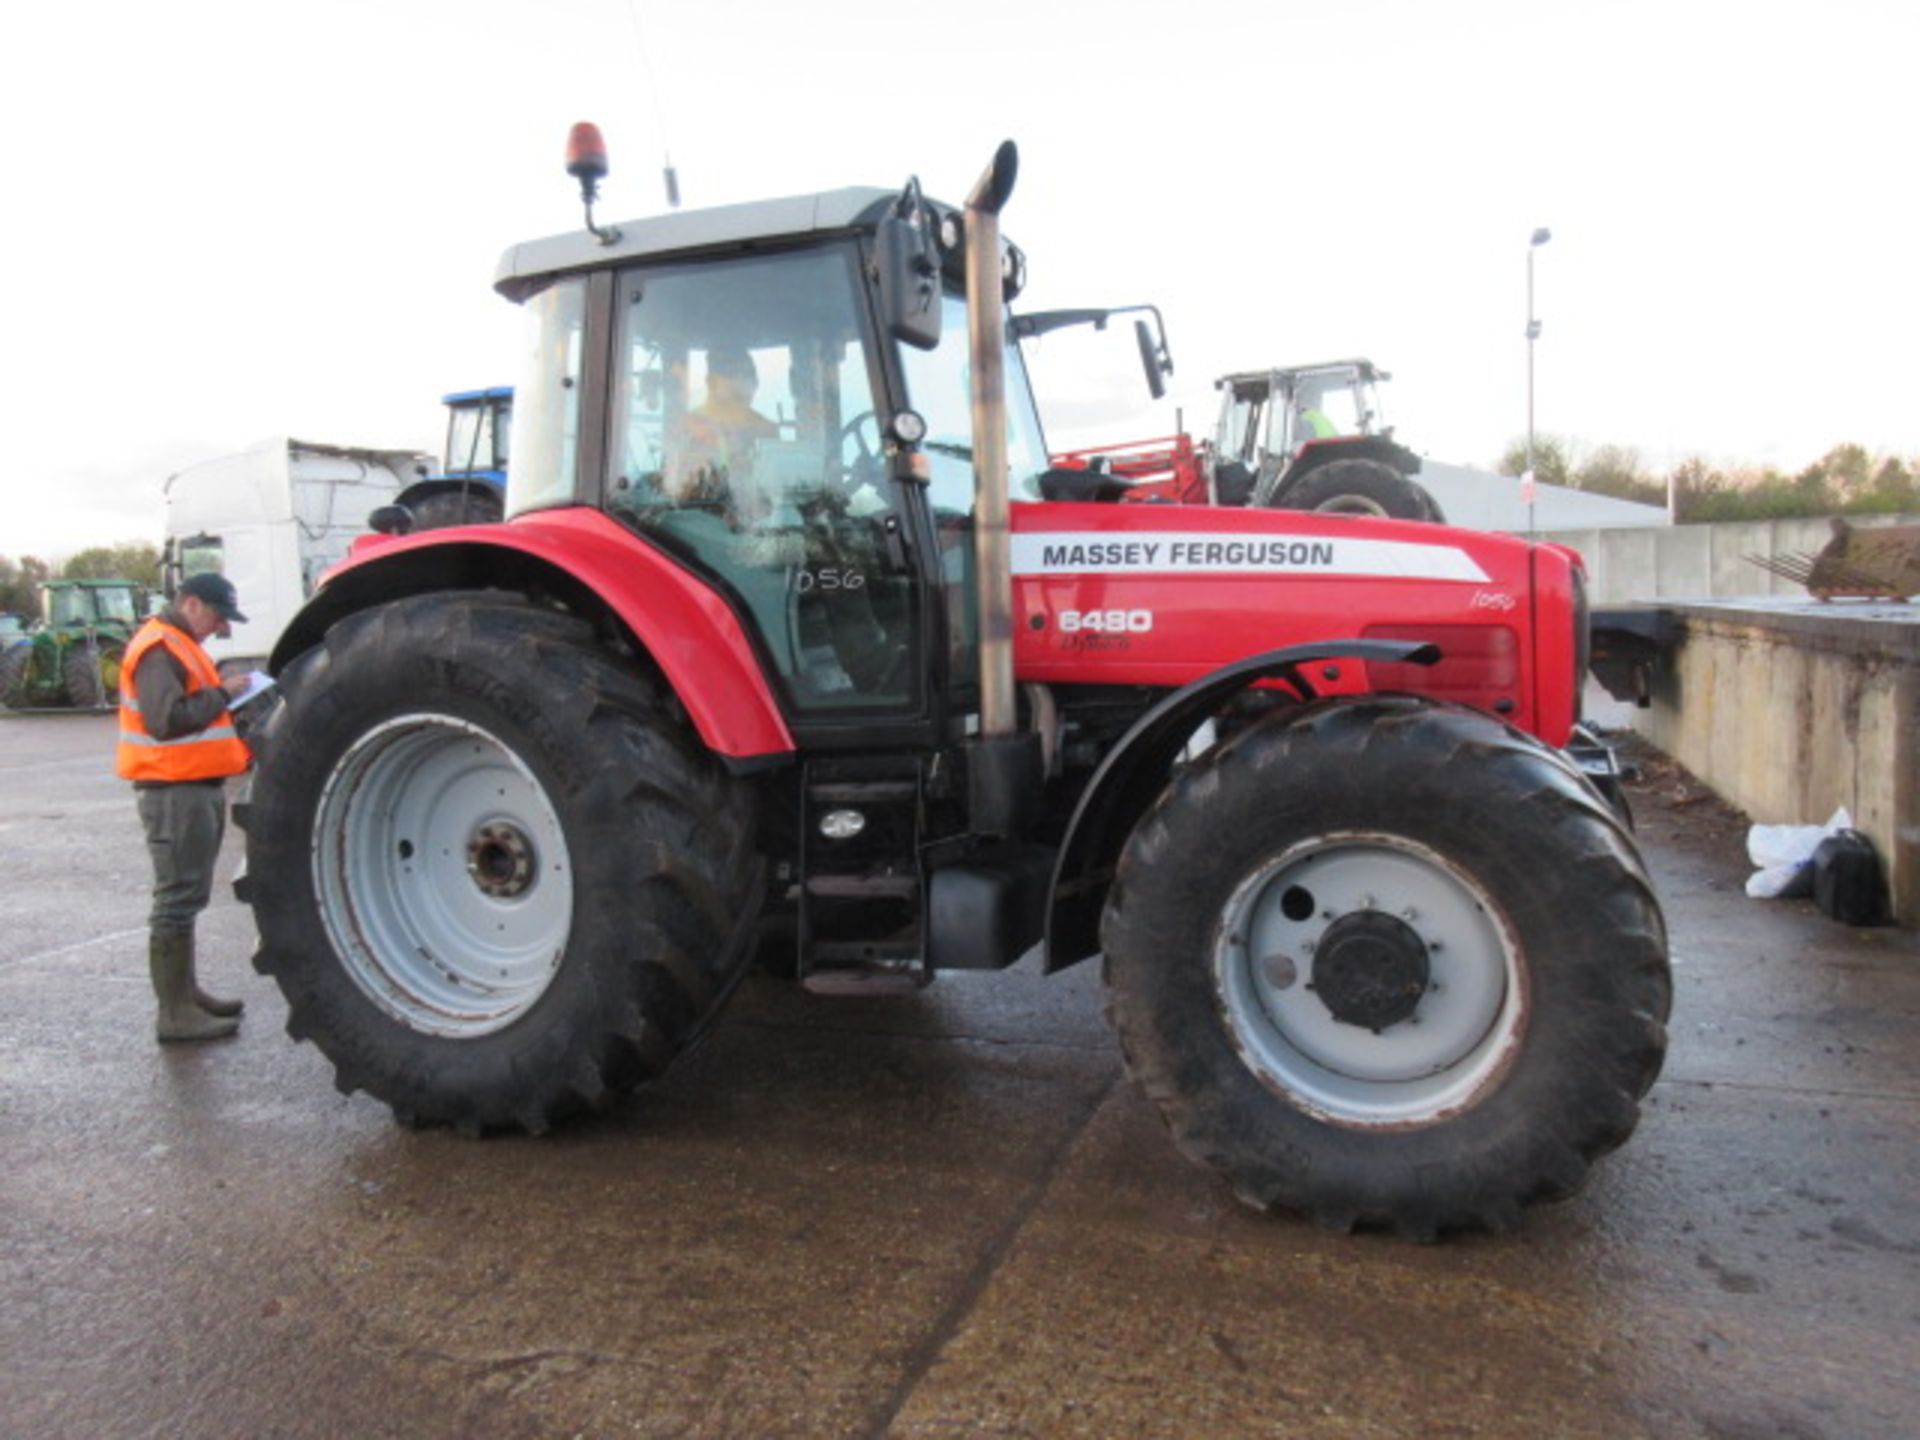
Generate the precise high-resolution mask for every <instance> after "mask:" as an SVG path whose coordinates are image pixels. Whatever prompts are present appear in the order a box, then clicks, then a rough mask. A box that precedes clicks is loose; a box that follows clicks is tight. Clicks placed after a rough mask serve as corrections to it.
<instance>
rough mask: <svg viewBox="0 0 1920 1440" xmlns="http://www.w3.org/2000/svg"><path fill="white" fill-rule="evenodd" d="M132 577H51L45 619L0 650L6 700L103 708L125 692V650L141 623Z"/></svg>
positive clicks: (2, 700)
mask: <svg viewBox="0 0 1920 1440" xmlns="http://www.w3.org/2000/svg"><path fill="white" fill-rule="evenodd" d="M139 590H140V587H139V586H138V585H136V584H134V582H133V581H131V580H49V581H47V582H45V583H44V584H42V585H41V587H40V614H41V621H40V624H39V625H37V626H36V627H34V628H33V629H32V630H30V631H28V632H26V633H25V634H24V635H22V636H20V637H19V638H17V639H15V640H13V642H12V643H11V644H7V645H6V648H5V649H4V650H0V705H5V706H7V707H8V708H9V709H13V710H25V709H30V708H35V707H39V706H49V705H71V706H75V707H77V708H79V709H83V710H104V709H106V708H107V707H108V706H109V705H112V704H114V703H116V702H117V701H118V700H119V698H120V657H121V655H122V654H124V653H125V651H126V648H127V642H128V641H129V640H131V639H132V638H133V632H134V631H135V630H136V629H137V628H139V625H140V619H141V606H140V594H139Z"/></svg>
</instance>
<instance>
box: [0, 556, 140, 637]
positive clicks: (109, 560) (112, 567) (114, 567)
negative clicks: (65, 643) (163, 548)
mask: <svg viewBox="0 0 1920 1440" xmlns="http://www.w3.org/2000/svg"><path fill="white" fill-rule="evenodd" d="M46 580H131V581H133V583H134V584H136V585H139V586H141V587H143V588H145V589H147V590H149V591H153V590H158V589H159V588H160V550H159V548H158V547H157V546H154V545H149V544H147V543H146V542H145V541H143V540H131V541H127V542H125V543H122V544H119V545H95V546H93V547H92V548H91V549H88V550H82V551H80V552H79V553H78V554H76V555H74V556H72V557H71V558H70V559H69V560H68V561H67V563H66V564H64V565H62V566H60V567H59V570H58V572H57V573H56V571H55V569H54V567H53V566H52V565H50V564H48V563H47V562H46V561H45V560H42V559H41V558H40V557H39V556H38V555H22V556H21V557H20V558H19V559H18V560H13V559H9V558H8V557H7V556H5V555H0V615H7V614H12V615H18V616H20V617H22V618H23V619H25V618H28V617H31V616H35V615H38V614H39V613H40V585H41V582H42V581H46Z"/></svg>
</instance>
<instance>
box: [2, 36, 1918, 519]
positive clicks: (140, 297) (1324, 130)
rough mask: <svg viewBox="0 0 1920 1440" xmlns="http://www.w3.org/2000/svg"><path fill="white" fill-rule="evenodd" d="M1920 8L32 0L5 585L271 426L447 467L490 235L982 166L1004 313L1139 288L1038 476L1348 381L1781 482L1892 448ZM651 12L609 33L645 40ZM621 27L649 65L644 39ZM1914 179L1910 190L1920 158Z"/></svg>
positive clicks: (1055, 391)
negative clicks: (44, 2) (1075, 450)
mask: <svg viewBox="0 0 1920 1440" xmlns="http://www.w3.org/2000/svg"><path fill="white" fill-rule="evenodd" d="M1916 17H1920V7H1917V6H1915V5H1913V4H1912V3H1911V0H1900V3H1895V0H1826V3H1824V4H1821V5H1818V6H1809V5H1806V4H1804V3H1796V4H1788V3H1780V0H1746V3H1724V4H1723V3H1704V0H1701V3H1687V0H1665V3H1653V4H1643V3H1638V0H1620V3H1607V0H1585V3H1578V4H1559V3H1551V0H1532V3H1505V0H1450V3H1444V4H1442V3H1423V0H1345V3H1333V0H1316V3H1313V4H1302V3H1295V0H1261V3H1257V4H1256V3H1254V0H1238V3H1216V0H1183V3H1176V4H1168V3H1153V4H1128V3H1122V0H1108V3H1103V4H1097V5H1095V4H1066V3H1050V4H1044V5H1043V4H1039V3H1034V0H1026V3H1019V4H1013V3H1002V0H974V3H972V4H970V5H967V6H964V7H956V6H954V5H951V4H942V5H937V6H932V5H920V4H916V3H913V0H891V3H889V0H845V3H835V0H808V3H804V4H800V3H791V0H787V3H778V4H775V3H765V0H698V3H689V0H682V3H679V4H672V5H669V4H666V3H661V0H378V3H359V0H304V3H283V0H247V3H225V0H170V3H165V4H160V3H139V4H134V3H118V0H113V3H99V0H96V3H87V0H70V3H67V4H64V5H59V6H46V7H35V10H34V23H33V24H32V26H31V27H28V26H26V25H24V24H16V25H14V26H10V27H9V28H10V33H9V36H8V41H7V45H6V47H5V54H4V58H0V121H4V124H3V125H0V136H4V139H3V140H0V156H4V162H3V163H4V172H0V179H3V180H4V184H5V194H6V196H7V212H8V214H7V219H6V221H5V222H4V228H3V229H0V260H4V262H5V264H4V274H5V276H6V279H7V282H8V284H9V288H10V294H9V295H8V297H7V303H6V314H7V320H8V323H7V325H6V329H5V340H4V345H3V347H0V355H4V364H5V367H6V368H5V375H4V381H5V386H6V395H7V399H8V405H7V411H6V413H7V416H8V426H7V429H8V432H9V433H8V436H7V451H8V461H9V463H8V467H7V469H8V473H7V474H6V476H5V477H4V478H3V479H0V554H5V555H19V554H25V553H31V554H42V555H49V556H53V557H59V556H63V555H64V554H66V553H68V552H70V551H72V550H74V549H77V548H80V547H82V546H84V545H88V544H96V543H107V542H112V541H118V540H130V539H151V540H155V541H157V540H158V538H159V535H160V531H161V524H162V502H161V499H160V494H161V485H162V483H163V482H164V480H165V479H166V477H167V475H168V474H170V473H171V472H172V471H174V470H177V469H179V468H180V467H181V466H183V465H186V464H189V463H191V462H193V461H196V460H200V459H205V458H208V457H210V456H213V455H218V454H222V453H225V452H227V451H231V450H236V449H239V448H242V447H243V446H245V445H247V444H249V443H251V442H253V441H255V440H258V439H261V438H263V437H265V436H269V435H275V434H291V435H295V436H299V437H301V438H304V439H311V440H321V441H330V442H335V443H341V444H360V445H406V446H418V447H421V448H425V449H437V448H438V446H439V444H440V435H441V431H442V428H443V421H442V417H441V412H440V410H439V398H440V396H441V395H442V394H444V393H445V392H447V391H450V390H456V389H466V388H471V387H477V386H481V385H487V384H494V383H500V382H502V381H507V380H510V379H511V378H512V377H511V375H510V373H509V366H510V363H511V359H510V357H511V356H512V354H513V353H514V350H515V343H514V342H515V339H516V336H517V333H518V327H517V316H516V312H515V311H514V310H513V308H512V307H511V306H510V305H508V304H507V303H506V302H505V301H502V300H500V299H499V298H497V297H496V296H495V295H494V294H493V292H492V290H491V288H490V286H491V280H492V277H493V272H494V266H495V264H496V262H497V260H498V258H499V256H500V253H501V252H502V251H503V250H504V249H505V248H506V247H507V246H508V245H509V244H511V243H513V242H514V241H515V240H518V239H525V238H531V237H533V236H537V235H544V234H551V233H554V232H557V231H562V230H567V229H571V228H574V227H575V226H577V225H578V223H579V208H578V205H577V202H576V200H575V192H574V190H573V187H572V185H571V183H570V182H569V181H568V180H567V179H566V177H565V175H564V174H563V173H562V169H561V154H562V150H563V146H564V143H565V139H566V133H567V129H568V127H569V125H571V124H572V122H574V121H575V120H580V119H593V120H596V121H597V122H598V123H599V124H600V125H601V127H602V129H603V130H604V131H605V132H606V135H607V139H608V142H609V145H610V147H611V150H612V156H613V173H612V176H611V178H610V180H609V182H608V185H607V189H606V198H605V200H604V202H603V205H602V215H603V217H607V218H615V219H617V218H619V217H622V216H637V215H644V214H650V213H654V212H656V211H657V210H659V209H661V208H663V206H664V203H665V202H664V196H663V190H662V185H661V182H660V174H659V172H660V166H661V163H662V157H663V154H664V153H665V152H666V151H667V150H669V149H670V150H671V153H672V158H673V160H674V163H675V164H676V166H677V168H678V171H679V177H680V185H681V191H682V196H683V201H684V203H685V204H686V205H688V206H697V205H706V204H718V203H725V202H730V201H736V200H747V199H756V198H762V197H766V196H772V195H778V194H791V193H798V192H803V191H808V190H816V189H827V188H833V187H837V186H841V185H848V184H874V185H888V186H892V185H897V184H899V183H901V182H902V181H904V180H905V179H906V177H907V176H908V175H909V174H917V175H919V176H920V177H921V180H922V182H923V183H924V185H925V187H926V188H927V190H928V191H929V192H930V193H932V194H936V195H939V196H942V197H943V198H947V199H951V200H956V201H957V200H959V199H962V198H964V196H965V193H966V191H967V190H968V189H969V188H970V186H971V185H972V183H973V181H974V179H975V178H976V177H977V176H978V174H979V172H980V170H981V169H982V167H983V166H984V165H985V164H986V162H987V160H988V158H989V157H990V155H991V153H992V151H993V147H994V146H995V145H996V144H997V143H998V142H999V141H1000V140H1002V139H1005V138H1011V139H1013V140H1015V141H1017V142H1018V144H1019V145H1020V151H1021V172H1020V180H1019V185H1018V188H1017V189H1016V191H1015V194H1014V197H1013V200H1012V202H1011V204H1010V206H1009V208H1008V210H1007V212H1006V215H1005V226H1006V229H1007V232H1008V233H1009V234H1010V235H1011V236H1012V237H1013V238H1014V239H1016V240H1017V241H1018V242H1019V243H1020V244H1021V245H1022V246H1023V247H1024V248H1025V249H1026V251H1027V253H1028V256H1029V259H1030V261H1031V274H1032V279H1031V283H1030V286H1029V290H1028V294H1027V296H1026V297H1025V300H1024V308H1031V309H1040V308H1051V307H1055V306H1068V305H1106V304H1125V303H1133V302H1140V301H1152V302H1154V303H1157V304H1158V305H1159V306H1160V307H1161V309H1162V310H1163V311H1164V313H1165V315H1166V318H1167V323H1168V328H1169V332H1170V338H1171V340H1172V348H1173V354H1174V358H1175V361H1176V363H1177V366H1178V371H1177V374H1176V375H1175V377H1174V379H1175V384H1174V388H1173V392H1172V393H1171V394H1170V395H1169V397H1168V399H1167V400H1166V401H1165V402H1163V403H1162V404H1160V405H1153V404H1150V403H1149V402H1148V400H1147V397H1146V393H1145V389H1144V385H1143V384H1142V382H1141V380H1140V378H1139V372H1138V368H1137V362H1136V361H1135V359H1134V357H1133V354H1132V347H1131V342H1130V339H1129V338H1127V337H1125V336H1123V335H1120V334H1118V333H1116V334H1114V335H1112V336H1109V337H1093V336H1089V335H1077V336H1055V337H1049V338H1048V339H1047V340H1045V341H1044V342H1043V347H1044V348H1043V349H1042V351H1041V352H1040V354H1039V356H1038V357H1037V359H1036V363H1035V368H1036V380H1037V382H1038V384H1039V388H1040V398H1041V406H1042V412H1043V415H1045V416H1046V417H1047V418H1048V422H1049V427H1050V436H1049V438H1050V439H1051V440H1052V441H1053V442H1054V443H1055V445H1056V446H1057V447H1059V446H1064V445H1065V444H1067V443H1073V442H1083V443H1084V442H1085V441H1087V440H1091V439H1100V438H1112V439H1122V438H1127V437H1129V436H1135V437H1144V436H1147V435H1154V434H1167V433H1171V432H1172V430H1173V429H1174V426H1175V416H1176V409H1177V410H1178V411H1179V413H1180V414H1181V415H1182V417H1183V418H1184V420H1185V423H1186V425H1187V426H1188V428H1190V429H1204V428H1206V427H1207V426H1208V425H1209V424H1210V422H1211V418H1212V413H1213V409H1214V403H1215V402H1214V395H1213V391H1212V384H1211V382H1212V380H1213V378H1214V377H1215V376H1217V375H1219V374H1222V373H1224V372H1226V371H1230V370H1238V369H1246V368H1252V367H1256V366H1262V365H1266V364H1274V363H1291V362H1299V361H1307V360H1316V359H1324V358H1332V357H1336V356H1345V355H1368V356H1371V357H1372V358H1373V359H1374V360H1376V361H1378V362H1379V363H1380V364H1382V365H1384V366H1386V367H1387V368H1388V369H1389V370H1391V371H1392V372H1393V374H1394V376H1395V379H1394V382H1393V384H1392V386H1391V387H1390V389H1389V392H1388V395H1387V410H1388V415H1389V417H1390V418H1391V419H1392V420H1394V421H1395V422H1396V423H1397V426H1398V431H1399V434H1400V437H1401V438H1402V439H1403V440H1405V441H1407V442H1408V443H1410V444H1411V445H1412V446H1413V448H1414V449H1416V450H1418V451H1421V452H1423V453H1425V454H1427V455H1429V456H1431V457H1433V458H1434V459H1437V460H1447V461H1453V462H1456V463H1468V464H1473V463H1487V462H1491V461H1492V460H1494V459H1495V458H1496V457H1497V456H1498V455H1499V453H1500V452H1501V450H1502V449H1503V448H1504V447H1505V446H1506V445H1507V444H1508V443H1509V442H1510V441H1512V440H1513V439H1515V438H1516V437H1518V436H1520V435H1522V434H1523V433H1524V431H1525V427H1526V342H1525V339H1524V330H1525V324H1526V265H1527V251H1528V243H1527V242H1528V237H1529V236H1530V235H1531V233H1532V231H1533V230H1534V228H1535V227H1536V226H1542V225H1544V226H1549V227H1551V229H1552V231H1553V239H1552V241H1551V243H1550V244H1548V245H1546V246H1544V247H1542V248H1541V249H1540V250H1539V251H1538V253H1537V256H1536V262H1535V263H1536V301H1535V308H1536V313H1537V314H1538V315H1539V316H1540V318H1541V320H1542V322H1543V333H1542V336H1541V339H1540V341H1539V344H1538V347H1537V351H1536V360H1537V425H1538V428H1539V430H1540V431H1542V432H1545V433H1554V434H1563V435H1567V436H1569V437H1572V438H1573V439H1575V440H1576V441H1577V442H1580V443H1584V444H1587V445H1593V444H1599V443H1603V442H1614V443H1622V444H1627V445H1631V446H1634V447H1637V448H1638V449H1639V450H1640V451H1641V453H1642V455H1643V457H1644V458H1645V460H1646V461H1647V463H1648V464H1649V465H1650V466H1655V467H1660V466H1664V465H1666V464H1669V463H1672V462H1674V461H1677V460H1679V459H1681V458H1684V457H1686V456H1688V455H1693V454H1700V455H1704V456H1707V457H1709V458H1712V459H1716V460H1723V461H1736V462H1750V463H1769V464H1775V465H1780V466H1783V467H1795V466H1799V465H1802V464H1805V463H1806V462H1808V461H1810V460H1812V459H1814V458H1816V457H1818V456H1819V455H1820V454H1822V453H1824V452H1825V451H1826V450H1827V449H1829V448H1831V447H1832V446H1833V445H1835V444H1837V443H1839V442H1841V441H1844V440H1853V441H1858V442H1860V443H1862V444H1865V445H1868V446H1869V447H1871V448H1874V449H1877V450H1885V451H1893V452H1897V453H1900V454H1903V455H1908V456H1912V455H1916V454H1920V404H1917V403H1916V399H1915V394H1916V388H1917V387H1916V384H1915V381H1916V380H1917V379H1920V364H1916V362H1915V360H1914V358H1913V355H1914V346H1915V332H1916V325H1917V322H1920V262H1916V260H1915V258H1914V248H1915V242H1914V233H1915V232H1914V223H1913V222H1914V210H1915V202H1914V198H1913V195H1914V185H1913V169H1914V161H1913V158H1912V153H1911V152H1912V149H1913V146H1912V136H1913V131H1914V121H1913V115H1914V103H1913V98H1912V95H1913V91H1912V87H1913V81H1914V74H1915V70H1914V64H1915V61H1914V57H1915V55H1916V54H1920V44H1917V43H1916V42H1920V18H1916ZM636 21H637V23H636ZM636 32H637V33H638V34H639V35H640V36H643V37H644V49H643V47H642V45H641V44H639V43H637V42H636ZM1902 157H1905V158H1902Z"/></svg>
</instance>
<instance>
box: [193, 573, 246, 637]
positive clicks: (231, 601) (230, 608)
mask: <svg viewBox="0 0 1920 1440" xmlns="http://www.w3.org/2000/svg"><path fill="white" fill-rule="evenodd" d="M180 593H181V594H182V595H191V596H193V598H194V599H196V600H200V601H204V602H205V603H206V604H208V605H211V606H212V607H213V608H214V610H215V611H217V612H218V613H219V615H220V618H221V619H223V620H238V621H239V622H240V623H241V624H243V625H244V624H245V623H246V620H247V617H246V616H244V615H242V614H241V613H240V596H239V595H238V594H237V593H236V592H235V591H234V588H233V582H232V581H231V580H229V579H227V577H226V576H224V575H215V574H214V573H213V572H212V571H211V570H203V571H202V572H201V573H200V574H198V575H189V576H188V577H187V578H186V579H184V580H182V581H181V582H180Z"/></svg>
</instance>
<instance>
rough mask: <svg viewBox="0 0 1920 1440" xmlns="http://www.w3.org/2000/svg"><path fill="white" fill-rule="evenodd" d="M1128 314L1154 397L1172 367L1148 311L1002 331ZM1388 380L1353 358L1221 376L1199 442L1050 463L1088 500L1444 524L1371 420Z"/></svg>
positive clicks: (1184, 438)
mask: <svg viewBox="0 0 1920 1440" xmlns="http://www.w3.org/2000/svg"><path fill="white" fill-rule="evenodd" d="M1136 310H1145V311H1148V312H1150V313H1151V314H1152V315H1153V322H1154V323H1153V325H1152V327H1149V326H1148V324H1147V322H1146V321H1145V320H1136V321H1135V322H1134V334H1135V337H1136V338H1137V340H1138V342H1139V347H1140V360H1141V364H1142V366H1143V367H1144V369H1145V370H1146V376H1147V388H1148V389H1149V390H1150V391H1151V392H1152V394H1153V398H1154V399H1156V400H1158V399H1160V398H1161V397H1162V396H1163V395H1164V394H1165V393H1166V383H1165V377H1166V376H1167V375H1170V374H1172V373H1173V360H1172V357H1171V355H1170V354H1169V353H1168V350H1167V340H1166V327H1165V326H1164V324H1163V323H1162V322H1161V319H1160V312H1159V310H1157V309H1156V308H1155V307H1154V306H1151V305H1127V306H1121V307H1119V308H1116V309H1111V310H1043V311H1038V312H1035V313H1031V314H1026V315H1016V316H1014V317H1013V318H1012V320H1011V327H1012V330H1013V334H1014V336H1015V337H1016V338H1018V339H1022V340H1025V339H1030V338H1032V337H1035V336H1039V335H1045V334H1047V333H1048V332H1049V331H1053V330H1059V329H1063V328H1065V327H1067V326H1070V325H1093V326H1094V327H1096V328H1098V329H1103V330H1104V329H1105V328H1106V325H1107V322H1108V320H1110V319H1111V318H1113V317H1114V316H1115V315H1124V314H1127V313H1128V312H1130V311H1136ZM1392 378H1393V377H1392V376H1390V375H1389V374H1387V372H1386V371H1384V370H1382V369H1380V368H1379V367H1378V366H1377V365H1375V364H1374V363H1373V362H1372V361H1371V360H1360V359H1354V360H1329V361H1325V362H1323V363H1321V364H1318V365H1295V366H1288V367H1283V368H1276V369H1272V370H1247V371H1242V372H1239V373H1237V374H1233V375H1223V376H1221V377H1220V378H1219V379H1218V380H1216V381H1214V382H1213V383H1214V389H1216V390H1219V391H1220V392H1221V394H1222V403H1221V406H1220V418H1219V422H1218V423H1217V425H1216V426H1215V428H1214V433H1213V438H1212V439H1211V440H1210V441H1203V442H1201V443H1200V444H1197V445H1196V444H1195V443H1194V441H1193V439H1192V437H1191V436H1188V435H1186V434H1180V435H1173V436H1168V437H1166V438H1163V439H1154V440H1140V441H1133V442H1129V443H1127V444H1121V445H1096V446H1091V447H1089V448H1087V449H1083V450H1068V451H1064V452H1061V453H1059V454H1056V455H1055V456H1054V457H1053V460H1054V464H1055V465H1056V466H1058V467H1060V468H1062V469H1068V470H1081V471H1086V472H1087V473H1088V475H1089V476H1090V477H1103V478H1089V479H1085V480H1080V481H1078V482H1074V483H1075V484H1077V486H1078V487H1079V492H1078V493H1079V495H1080V497H1081V498H1087V499H1095V498H1098V499H1117V500H1132V501H1136V502H1140V501H1146V502H1152V503H1164V502H1166V501H1174V502H1176V503H1179V504H1183V505H1255V506H1260V507H1263V508H1272V509H1280V510H1320V511H1325V512H1327V513H1328V514H1334V515H1375V516H1380V517H1383V518H1387V519H1394V520H1428V521H1432V522H1433V523H1435V524H1440V525H1444V524H1445V523H1446V516H1445V514H1444V513H1442V511H1441V509H1440V503H1439V502H1438V501H1437V500H1435V499H1434V498H1433V495H1432V493H1431V492H1430V491H1428V490H1427V489H1426V487H1425V486H1423V485H1421V484H1420V483H1419V482H1418V481H1417V480H1415V479H1414V478H1413V477H1414V476H1415V475H1417V474H1419V473H1420V457H1419V456H1418V455H1416V454H1414V453H1413V451H1411V450H1409V449H1408V448H1407V447H1406V446H1404V445H1402V444H1401V443H1400V442H1399V441H1397V440H1395V439H1394V438H1393V429H1392V427H1391V426H1389V425H1387V424H1386V423H1385V421H1384V419H1383V418H1382V412H1381V407H1380V395H1379V384H1380V382H1381V381H1384V380H1390V379H1392Z"/></svg>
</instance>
